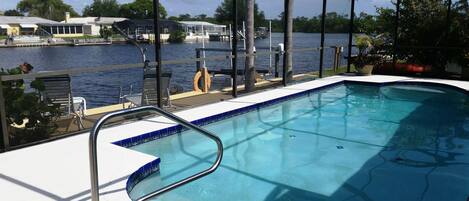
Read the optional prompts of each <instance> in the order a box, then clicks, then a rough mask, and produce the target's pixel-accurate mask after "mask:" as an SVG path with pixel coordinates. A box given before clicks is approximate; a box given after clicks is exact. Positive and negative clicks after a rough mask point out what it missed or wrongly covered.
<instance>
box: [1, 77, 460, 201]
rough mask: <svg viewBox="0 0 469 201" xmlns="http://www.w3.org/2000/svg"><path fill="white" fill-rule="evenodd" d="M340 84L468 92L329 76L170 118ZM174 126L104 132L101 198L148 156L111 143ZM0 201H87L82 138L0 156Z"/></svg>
mask: <svg viewBox="0 0 469 201" xmlns="http://www.w3.org/2000/svg"><path fill="white" fill-rule="evenodd" d="M343 80H355V81H364V82H375V83H384V82H395V81H409V82H412V81H418V82H433V83H442V84H448V85H452V86H456V87H459V88H461V89H464V90H469V82H463V81H450V80H439V79H415V78H408V77H396V76H379V75H376V76H366V77H347V76H334V77H329V78H325V79H320V80H315V81H310V82H305V83H301V84H296V85H291V86H288V87H284V88H283V87H282V88H277V89H272V90H268V91H264V92H260V93H256V94H251V95H246V96H243V97H240V98H237V99H230V100H225V101H223V102H219V103H214V104H209V105H204V106H201V107H196V108H192V109H188V110H183V111H179V112H177V113H176V115H178V116H180V117H182V118H184V119H186V120H189V121H193V120H196V119H200V118H203V117H207V116H213V115H215V114H219V113H223V112H227V111H231V110H234V109H237V108H243V107H246V106H249V105H252V104H256V103H260V102H264V101H267V100H271V99H274V98H279V97H283V96H286V95H290V94H294V93H298V92H301V91H305V90H309V89H312V88H317V87H321V86H325V85H329V84H332V83H336V82H340V81H343ZM171 125H174V124H173V123H172V122H170V121H168V120H166V119H164V118H162V117H154V118H150V119H144V120H141V121H137V122H132V123H127V124H124V125H119V126H114V127H111V128H107V129H104V130H103V131H102V132H101V134H100V137H99V139H98V153H99V156H98V163H99V178H100V186H101V188H100V192H101V200H112V201H118V200H129V197H128V196H127V192H126V190H125V185H126V181H127V177H128V176H129V175H130V174H131V173H133V172H134V171H136V170H137V169H138V168H139V167H141V166H143V165H144V164H146V163H148V162H151V161H152V160H154V159H156V158H155V157H153V156H149V155H146V154H142V153H139V152H135V151H132V150H130V149H126V148H122V147H118V146H115V145H113V144H111V143H112V142H115V141H118V140H122V139H125V138H129V137H133V136H138V135H141V134H144V133H148V132H151V131H154V130H159V129H162V128H165V127H169V126H171ZM0 164H1V165H0V200H8V201H24V200H35V201H42V200H89V199H90V191H89V189H90V179H89V177H90V176H89V175H90V173H89V163H88V134H87V133H85V134H80V135H76V136H73V137H69V138H66V139H62V140H58V141H54V142H50V143H46V144H41V145H37V146H33V147H28V148H24V149H21V150H16V151H11V152H7V153H2V154H0Z"/></svg>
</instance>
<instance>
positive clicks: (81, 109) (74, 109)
mask: <svg viewBox="0 0 469 201" xmlns="http://www.w3.org/2000/svg"><path fill="white" fill-rule="evenodd" d="M37 80H39V81H42V82H43V84H44V87H45V90H44V91H43V92H42V93H41V94H42V96H43V98H44V100H49V101H50V103H51V104H58V105H59V108H60V110H61V111H62V112H63V114H64V115H62V116H64V117H72V118H73V119H74V120H75V121H76V124H77V126H78V129H79V130H81V129H83V128H84V126H83V118H84V117H85V110H86V99H85V98H83V97H73V94H72V86H71V78H70V76H69V75H60V76H52V77H43V78H37Z"/></svg>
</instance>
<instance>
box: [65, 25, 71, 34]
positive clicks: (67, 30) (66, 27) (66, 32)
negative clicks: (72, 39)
mask: <svg viewBox="0 0 469 201" xmlns="http://www.w3.org/2000/svg"><path fill="white" fill-rule="evenodd" d="M64 28H65V34H70V26H65V27H64Z"/></svg>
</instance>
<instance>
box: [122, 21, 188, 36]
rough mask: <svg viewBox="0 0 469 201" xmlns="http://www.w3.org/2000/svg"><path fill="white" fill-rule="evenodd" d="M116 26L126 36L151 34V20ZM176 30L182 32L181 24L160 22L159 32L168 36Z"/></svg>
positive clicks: (129, 22) (127, 22)
mask: <svg viewBox="0 0 469 201" xmlns="http://www.w3.org/2000/svg"><path fill="white" fill-rule="evenodd" d="M116 25H117V26H118V27H119V28H120V29H121V30H122V31H124V32H125V33H126V34H127V35H141V34H153V20H152V19H144V20H125V21H121V22H117V23H116ZM176 30H182V27H181V24H179V23H178V22H176V21H173V20H164V19H161V20H160V31H161V33H162V34H169V33H171V32H174V31H176Z"/></svg>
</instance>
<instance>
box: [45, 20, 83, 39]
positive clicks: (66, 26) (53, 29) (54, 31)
mask: <svg viewBox="0 0 469 201" xmlns="http://www.w3.org/2000/svg"><path fill="white" fill-rule="evenodd" d="M38 25H39V27H40V30H41V32H42V35H45V36H52V37H54V38H67V37H80V36H84V35H85V33H91V27H90V26H85V25H83V24H74V23H60V22H56V23H42V24H38Z"/></svg>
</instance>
